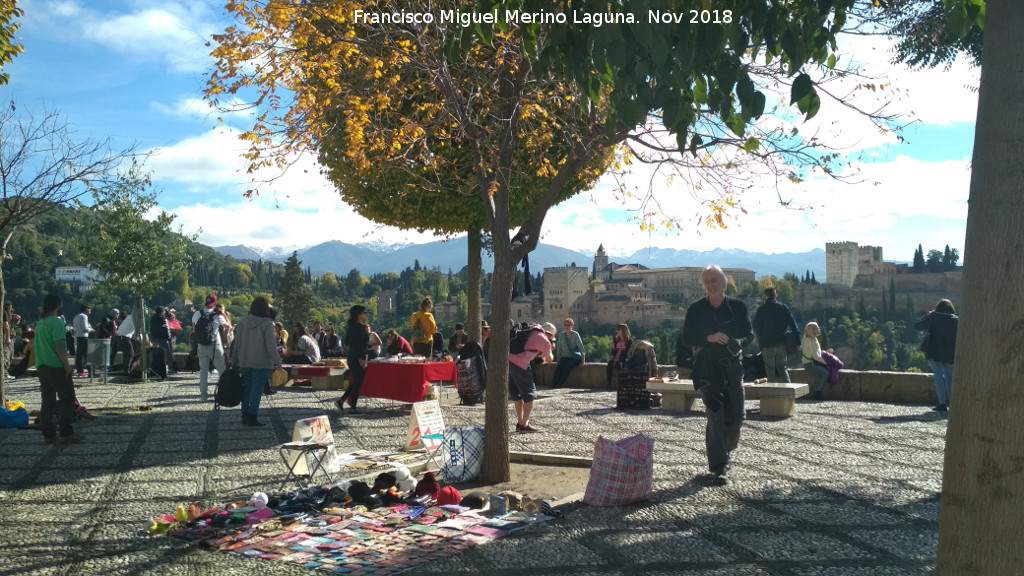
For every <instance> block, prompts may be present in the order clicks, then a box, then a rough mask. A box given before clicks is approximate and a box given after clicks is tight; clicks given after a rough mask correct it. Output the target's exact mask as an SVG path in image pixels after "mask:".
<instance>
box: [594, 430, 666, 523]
mask: <svg viewBox="0 0 1024 576" xmlns="http://www.w3.org/2000/svg"><path fill="white" fill-rule="evenodd" d="M653 488H654V438H649V437H647V436H644V435H637V436H631V437H629V438H624V439H622V440H619V441H618V442H612V441H611V440H608V439H607V438H604V437H602V436H599V437H598V438H597V444H596V445H595V446H594V463H593V464H592V465H591V467H590V482H588V483H587V492H586V494H584V496H583V501H584V502H586V503H587V504H590V505H591V506H621V505H623V504H629V503H631V502H639V501H640V500H646V499H647V497H648V496H650V495H651V490H652V489H653Z"/></svg>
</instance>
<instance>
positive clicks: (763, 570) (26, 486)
mask: <svg viewBox="0 0 1024 576" xmlns="http://www.w3.org/2000/svg"><path fill="white" fill-rule="evenodd" d="M9 387H10V388H9V389H10V396H11V398H13V399H18V400H21V401H23V402H24V403H25V404H26V406H27V407H28V408H29V409H30V410H33V409H36V408H37V407H38V405H39V393H38V381H37V380H35V379H32V378H27V377H26V378H20V379H18V380H15V381H13V382H10V383H9ZM544 394H545V395H548V396H550V397H549V398H546V399H542V400H540V401H538V403H537V407H536V411H535V413H534V414H535V422H536V423H537V425H538V426H541V427H543V432H541V433H537V434H517V435H513V436H512V449H513V450H523V451H538V452H551V453H559V454H570V455H578V456H592V455H593V446H594V441H595V440H596V438H597V437H598V435H604V436H606V437H610V438H614V439H618V438H622V437H626V436H629V435H632V434H637V433H644V434H647V435H649V436H652V437H654V438H655V439H656V443H655V491H654V493H653V495H652V497H651V499H650V500H649V501H647V502H644V503H639V504H635V505H631V506H624V507H616V508H595V507H590V506H585V505H582V504H573V505H569V506H568V507H567V508H568V509H567V516H566V517H565V518H563V519H560V520H556V521H554V522H549V523H546V524H543V525H540V526H537V527H533V528H530V529H528V530H525V531H523V532H520V533H517V534H515V535H513V536H510V537H508V538H504V539H501V540H497V541H494V542H491V543H488V544H486V545H483V546H479V547H477V548H475V549H473V550H471V551H469V552H467V553H463V554H460V555H456V556H453V557H451V558H449V559H446V560H442V561H440V562H437V563H435V564H433V565H430V566H427V567H425V568H420V569H418V570H417V571H416V572H417V573H423V574H506V575H527V574H528V575H531V576H535V575H546V574H551V575H554V574H601V575H617V574H622V575H626V574H637V573H643V574H688V575H706V576H710V575H722V576H725V575H736V574H741V575H746V574H750V575H779V576H781V575H794V576H796V575H799V576H804V575H806V576H811V575H847V574H849V575H856V576H878V575H883V574H885V575H889V574H892V575H911V574H930V573H932V571H933V567H934V562H935V554H936V544H937V538H938V516H939V491H940V485H941V477H942V457H943V447H944V439H945V431H946V420H945V418H944V417H943V416H942V415H940V414H937V413H934V412H932V411H931V410H930V409H929V407H926V406H905V405H904V406H900V405H888V404H868V403H855V402H829V401H825V402H813V401H803V402H800V403H799V406H798V412H799V413H798V415H797V416H796V417H795V418H790V419H786V420H772V419H761V418H759V417H756V416H755V417H753V418H751V419H748V420H747V421H746V422H745V424H744V428H743V437H742V439H741V441H740V448H739V449H738V450H737V451H736V452H735V453H734V460H733V470H732V472H731V473H730V484H729V485H728V486H726V487H713V486H711V485H710V482H709V479H708V478H707V476H706V475H705V473H706V461H705V457H704V447H703V443H704V442H703V430H704V417H703V414H702V413H696V414H690V415H685V416H683V415H672V414H666V413H662V412H657V411H653V412H642V411H630V412H622V411H617V410H614V409H613V406H614V395H613V393H610V392H590V391H585V392H584V391H578V390H577V391H573V390H554V391H544ZM338 395H339V393H338V392H314V391H311V390H285V391H282V392H281V393H279V394H277V395H274V396H272V397H264V400H263V406H262V409H261V412H260V417H261V419H262V420H264V421H266V422H268V425H267V426H265V427H263V428H252V427H244V426H242V425H241V423H240V415H239V411H238V409H237V408H235V409H224V410H222V411H219V412H218V411H214V410H212V404H211V403H205V404H204V403H201V402H200V401H199V399H198V393H197V379H196V378H195V376H194V375H190V374H187V373H186V374H183V375H180V376H177V377H172V378H171V379H170V380H167V381H164V382H154V383H148V384H142V383H139V384H118V383H109V384H105V385H104V384H100V383H96V382H94V383H92V384H89V383H87V382H86V381H84V380H83V381H81V385H80V387H79V388H78V396H79V399H80V400H81V402H82V403H83V404H84V405H85V406H86V407H88V408H90V409H99V408H113V407H138V406H141V405H149V406H152V407H153V410H152V411H148V412H145V411H142V412H140V411H127V412H124V413H120V414H116V415H114V414H106V415H102V416H101V417H100V418H97V419H94V420H90V421H86V422H83V423H80V424H79V427H78V428H77V431H79V432H81V433H83V434H84V435H85V440H84V441H83V442H82V443H80V444H64V443H57V444H44V443H43V438H42V434H41V433H40V432H39V431H38V430H0V463H2V465H0V574H10V575H15V574H17V575H21V574H75V575H77V574H105V575H117V574H133V575H134V574H161V575H166V574H196V575H198V574H310V571H309V570H306V569H303V568H298V567H294V566H290V565H285V564H282V563H277V562H267V561H263V560H251V559H246V558H242V557H239V556H235V555H231V554H224V553H218V552H214V551H210V550H203V549H199V548H198V547H195V546H191V545H187V544H184V543H181V542H178V541H175V540H172V539H169V538H167V537H163V536H158V537H150V536H148V535H146V534H145V528H146V526H147V520H148V519H149V518H152V517H155V516H159V515H163V514H167V513H171V512H172V511H173V510H174V508H175V507H176V506H177V505H178V504H181V503H186V502H192V501H196V500H200V501H202V502H203V503H204V504H216V505H220V504H223V503H225V502H230V501H233V500H238V499H246V498H248V497H249V495H250V494H251V493H252V492H254V491H257V490H262V491H267V492H273V491H274V490H275V489H276V488H277V486H278V485H279V483H280V481H281V479H282V478H283V468H282V465H281V462H280V457H279V456H278V453H277V450H276V446H277V445H279V444H280V443H282V442H286V441H288V440H290V439H291V430H292V424H293V423H294V421H295V420H297V419H301V418H308V417H311V416H316V415H319V414H325V413H326V414H330V415H332V425H333V426H334V430H335V442H336V444H337V446H338V450H339V452H341V451H351V450H357V449H368V450H395V449H397V448H398V447H399V446H401V445H402V442H403V440H404V436H405V432H406V427H407V424H408V420H407V419H408V413H409V410H408V407H407V406H406V405H401V404H395V403H389V402H386V401H377V400H370V401H369V402H367V403H366V406H365V407H366V408H368V409H369V410H368V411H367V413H365V414H363V415H357V416H345V417H343V418H340V419H339V418H337V417H335V410H334V408H333V406H332V401H333V400H334V399H335V398H337V397H338ZM698 406H699V403H698ZM754 407H756V402H748V408H754ZM98 413H100V414H103V412H102V411H98ZM444 415H445V420H446V422H447V423H448V424H449V425H470V424H473V425H482V422H483V407H482V406H477V407H460V406H453V407H445V409H444Z"/></svg>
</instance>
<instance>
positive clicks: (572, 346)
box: [555, 330, 586, 359]
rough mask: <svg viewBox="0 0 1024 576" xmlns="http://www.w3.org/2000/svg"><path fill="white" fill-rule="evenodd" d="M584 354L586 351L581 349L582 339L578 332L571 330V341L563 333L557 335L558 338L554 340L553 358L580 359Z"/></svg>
mask: <svg viewBox="0 0 1024 576" xmlns="http://www.w3.org/2000/svg"><path fill="white" fill-rule="evenodd" d="M584 354H586V349H585V348H584V347H583V338H581V337H580V333H579V332H576V331H575V330H573V332H572V339H571V340H570V339H569V337H568V336H566V334H565V332H564V331H563V332H559V333H558V337H557V338H555V358H573V357H575V358H580V359H582V358H583V356H584Z"/></svg>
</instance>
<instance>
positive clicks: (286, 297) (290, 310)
mask: <svg viewBox="0 0 1024 576" xmlns="http://www.w3.org/2000/svg"><path fill="white" fill-rule="evenodd" d="M274 296H275V298H276V300H277V301H278V302H280V304H281V316H280V322H281V323H282V324H284V325H285V326H291V325H292V324H294V323H295V322H307V321H308V320H309V313H310V310H311V309H312V308H313V290H312V289H311V288H310V287H309V284H306V273H305V272H304V271H303V270H302V262H300V261H299V253H298V252H292V255H291V256H289V257H288V260H286V261H285V263H284V277H283V278H281V283H280V284H279V285H278V287H277V290H276V291H275V292H274Z"/></svg>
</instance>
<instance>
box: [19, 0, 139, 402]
mask: <svg viewBox="0 0 1024 576" xmlns="http://www.w3.org/2000/svg"><path fill="white" fill-rule="evenodd" d="M19 16H21V10H20V9H18V8H16V5H15V4H10V3H6V4H4V5H3V6H2V7H0V63H3V62H10V59H11V58H12V57H13V56H14V54H16V53H17V52H19V51H20V45H12V44H11V42H12V40H13V34H14V33H15V31H16V30H17V25H16V23H14V22H13V19H14V18H16V17H19ZM5 82H6V74H0V84H2V83H5ZM127 156H129V153H128V152H121V153H111V152H110V150H109V147H108V145H107V143H106V142H102V141H101V142H97V141H92V140H82V141H76V140H75V138H73V134H72V132H71V130H70V129H69V127H68V125H67V124H66V123H65V122H64V120H63V118H62V117H61V116H60V115H59V114H58V113H56V112H46V113H44V114H42V115H41V116H39V117H37V116H34V115H33V114H30V113H18V112H17V111H16V107H15V106H14V104H13V102H12V105H11V106H9V107H8V106H5V107H4V109H3V110H2V111H0V168H2V169H0V190H2V191H3V194H2V197H0V310H2V309H3V305H4V300H5V299H6V295H5V292H6V290H5V288H4V280H3V267H4V266H5V265H6V263H7V261H8V260H9V259H10V254H8V252H7V248H8V246H9V244H10V241H11V237H12V236H13V235H14V233H15V231H17V230H18V229H19V228H20V227H22V226H25V225H26V224H28V223H30V222H32V221H33V220H34V219H35V218H37V217H38V216H40V215H42V214H44V213H46V212H48V211H50V210H53V209H55V208H57V207H59V206H62V205H66V204H68V203H70V202H73V201H74V200H76V199H78V198H80V197H81V196H83V195H85V194H86V193H88V188H87V187H86V185H91V186H93V187H95V188H98V189H99V188H103V187H104V186H107V185H109V184H110V183H111V181H112V180H114V179H115V178H114V176H113V174H114V171H115V170H116V168H117V166H118V164H119V163H120V162H122V161H123V160H124V159H125V158H126V157H127ZM0 340H2V339H0ZM5 345H6V343H4V342H0V357H2V355H3V354H5V351H4V350H3V347H4V346H5ZM6 377H7V371H6V370H0V402H3V401H6V399H7V395H6V388H5V385H4V382H5V379H6Z"/></svg>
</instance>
